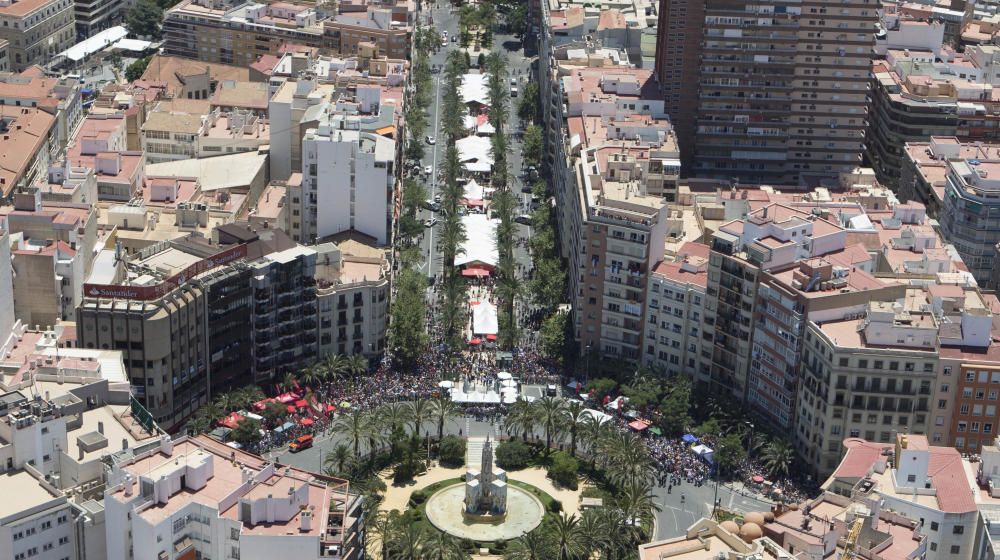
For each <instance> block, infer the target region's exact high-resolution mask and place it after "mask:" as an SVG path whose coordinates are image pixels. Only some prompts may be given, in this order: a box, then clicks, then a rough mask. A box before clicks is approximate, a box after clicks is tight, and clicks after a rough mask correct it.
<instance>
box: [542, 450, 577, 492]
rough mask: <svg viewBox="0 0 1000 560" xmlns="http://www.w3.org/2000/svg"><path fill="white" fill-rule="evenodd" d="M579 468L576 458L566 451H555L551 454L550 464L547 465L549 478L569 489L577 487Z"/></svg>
mask: <svg viewBox="0 0 1000 560" xmlns="http://www.w3.org/2000/svg"><path fill="white" fill-rule="evenodd" d="M579 468H580V465H579V463H577V461H576V459H574V458H572V457H570V456H569V455H567V454H566V453H563V452H557V453H553V454H552V465H551V466H550V467H549V478H551V479H552V480H553V481H554V482H555V483H556V484H559V485H561V486H563V487H565V488H569V489H570V490H576V488H577V472H578V470H579Z"/></svg>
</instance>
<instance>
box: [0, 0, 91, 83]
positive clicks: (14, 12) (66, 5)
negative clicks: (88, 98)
mask: <svg viewBox="0 0 1000 560" xmlns="http://www.w3.org/2000/svg"><path fill="white" fill-rule="evenodd" d="M73 10H74V6H73V0H13V1H11V0H0V40H6V41H7V43H8V45H7V53H8V58H9V60H10V65H9V68H10V69H11V70H13V71H15V72H20V71H21V70H24V69H25V68H27V67H29V66H31V65H33V64H38V65H44V64H45V63H47V62H48V61H49V60H51V59H52V57H53V56H55V55H57V54H59V53H60V52H62V51H64V50H66V49H68V48H69V47H71V46H73V43H75V42H76V28H75V24H76V17H75V16H74V12H73Z"/></svg>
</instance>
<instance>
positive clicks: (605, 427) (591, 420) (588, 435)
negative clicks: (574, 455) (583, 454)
mask: <svg viewBox="0 0 1000 560" xmlns="http://www.w3.org/2000/svg"><path fill="white" fill-rule="evenodd" d="M612 430H615V428H614V424H613V423H612V422H609V421H607V420H605V419H602V418H599V417H598V416H595V415H593V414H587V415H585V416H584V419H583V422H582V423H581V426H580V428H579V432H580V438H581V439H582V440H583V441H582V442H583V443H584V444H585V445H586V447H587V453H588V454H589V455H590V460H591V464H593V463H594V462H595V460H596V456H597V452H596V450H597V447H598V446H599V445H600V442H601V441H602V440H603V439H604V438H606V437H608V436H609V435H610V434H611V431H612ZM615 431H617V430H615Z"/></svg>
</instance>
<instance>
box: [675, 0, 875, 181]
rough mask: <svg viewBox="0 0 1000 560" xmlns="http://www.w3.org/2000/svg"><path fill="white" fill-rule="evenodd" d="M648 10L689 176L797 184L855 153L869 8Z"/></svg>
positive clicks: (862, 115) (859, 140) (860, 134)
mask: <svg viewBox="0 0 1000 560" xmlns="http://www.w3.org/2000/svg"><path fill="white" fill-rule="evenodd" d="M659 18H660V26H659V28H658V33H659V36H658V38H657V66H656V72H657V76H658V78H659V81H660V83H661V84H662V87H663V89H664V92H665V93H666V94H667V95H668V96H669V97H668V99H669V101H670V103H669V104H668V106H670V107H671V110H672V111H673V112H674V114H672V115H671V117H676V118H677V119H678V121H677V122H678V125H679V126H680V127H681V128H680V129H679V134H680V133H683V136H679V139H680V143H681V149H682V152H684V153H685V154H686V155H685V163H686V164H687V165H689V166H690V167H689V169H688V170H687V172H688V173H689V174H691V175H698V176H703V177H712V178H720V179H726V180H730V179H738V180H739V181H743V182H749V183H766V184H791V185H806V184H810V183H814V182H815V181H817V180H818V179H820V178H834V177H836V176H837V175H838V174H840V173H842V172H845V171H848V170H850V169H852V168H853V167H856V166H857V165H858V164H859V163H860V161H861V151H862V147H863V142H864V131H865V127H866V125H867V114H866V108H867V104H868V100H867V88H868V76H869V72H870V62H871V56H872V47H873V46H874V35H873V34H872V33H870V30H871V28H872V26H873V25H874V24H875V23H876V22H877V21H878V15H877V11H876V9H875V8H874V7H872V6H871V5H869V4H867V3H866V2H863V1H862V0H857V1H854V2H846V3H845V2H832V1H826V0H820V1H816V2H809V3H806V4H799V3H793V4H785V3H781V2H779V3H776V4H768V5H758V4H751V3H735V4H734V3H731V2H730V3H727V2H712V1H708V2H684V1H673V2H668V3H666V4H663V5H661V7H660V14H659ZM695 82H696V83H697V84H698V87H697V88H691V87H690V84H692V83H695Z"/></svg>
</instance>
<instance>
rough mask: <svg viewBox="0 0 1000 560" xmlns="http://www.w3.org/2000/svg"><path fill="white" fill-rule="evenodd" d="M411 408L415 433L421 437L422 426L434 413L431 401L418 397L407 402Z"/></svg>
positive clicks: (411, 418) (411, 419)
mask: <svg viewBox="0 0 1000 560" xmlns="http://www.w3.org/2000/svg"><path fill="white" fill-rule="evenodd" d="M406 406H407V408H409V409H410V410H409V416H410V421H411V422H413V435H414V436H416V437H420V427H421V426H423V425H424V422H426V421H427V420H429V419H430V417H431V413H432V410H431V408H432V406H431V401H428V400H427V399H417V400H413V401H408V402H407V403H406Z"/></svg>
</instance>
